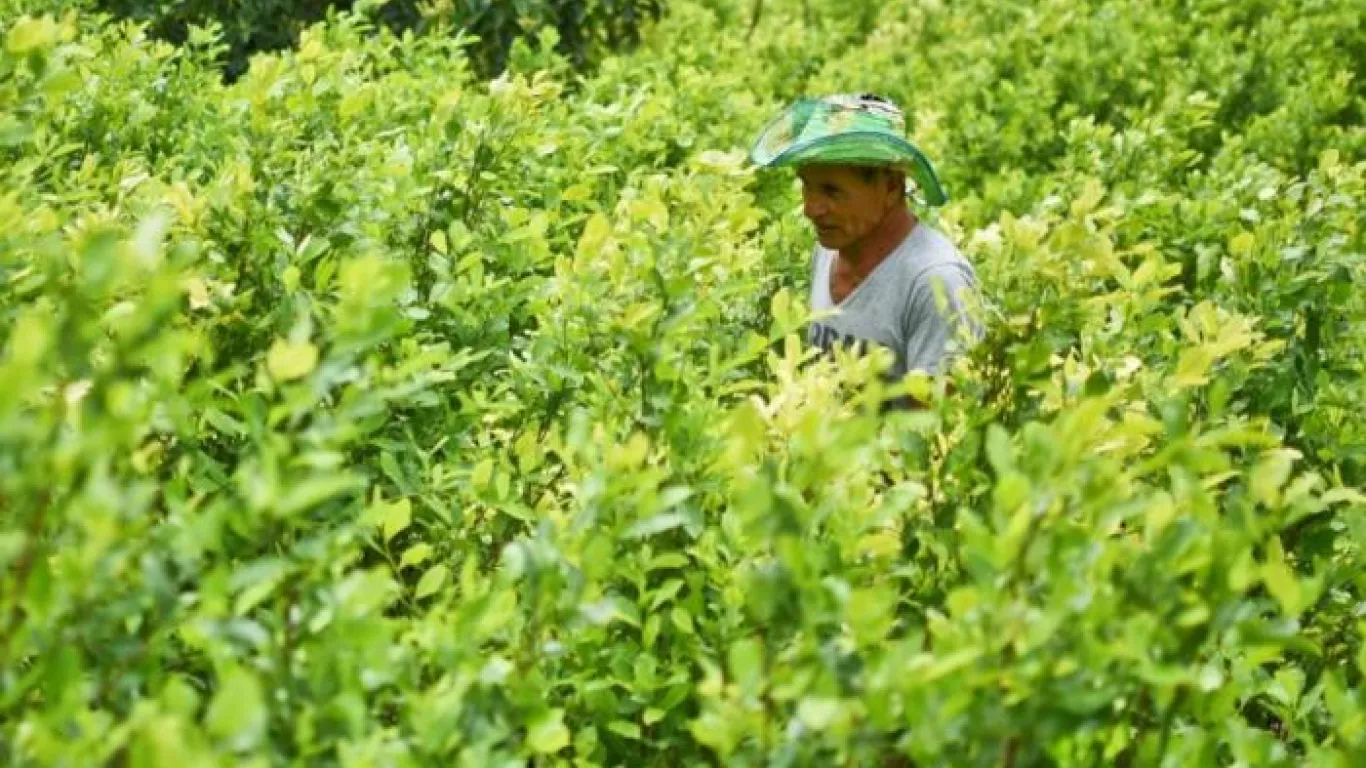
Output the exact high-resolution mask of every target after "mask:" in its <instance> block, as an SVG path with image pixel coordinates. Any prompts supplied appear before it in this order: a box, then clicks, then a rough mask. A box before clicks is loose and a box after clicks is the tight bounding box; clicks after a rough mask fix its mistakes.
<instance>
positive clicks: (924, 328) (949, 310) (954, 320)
mask: <svg viewBox="0 0 1366 768" xmlns="http://www.w3.org/2000/svg"><path fill="white" fill-rule="evenodd" d="M976 293H977V284H976V281H975V280H974V279H973V276H972V274H971V273H970V272H969V271H968V270H967V269H965V268H964V267H962V266H961V265H958V264H953V263H945V264H937V265H935V266H932V267H929V268H928V269H927V270H926V271H925V272H924V273H923V274H922V275H921V279H919V280H917V281H916V285H915V287H914V288H913V289H912V291H911V295H910V297H909V298H908V300H907V302H906V311H905V314H904V316H903V318H902V323H903V325H902V332H903V334H904V338H905V340H906V349H905V355H906V369H907V370H908V371H924V372H926V373H928V374H931V375H934V374H937V373H940V372H941V371H943V370H945V369H946V368H948V367H949V365H950V364H951V363H952V361H953V358H954V356H956V355H957V354H959V353H961V352H962V351H963V349H964V348H965V347H966V346H967V345H968V344H970V343H971V342H972V341H973V340H975V339H976V338H979V337H980V336H981V328H980V327H979V326H978V324H977V323H976V322H975V320H974V319H973V318H972V317H971V310H970V309H969V307H970V306H971V305H972V304H973V302H972V300H971V297H972V296H974V295H975V294H976Z"/></svg>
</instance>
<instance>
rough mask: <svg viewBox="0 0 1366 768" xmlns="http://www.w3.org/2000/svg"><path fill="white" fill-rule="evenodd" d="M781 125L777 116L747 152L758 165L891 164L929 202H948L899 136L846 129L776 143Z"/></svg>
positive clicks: (926, 164)
mask: <svg viewBox="0 0 1366 768" xmlns="http://www.w3.org/2000/svg"><path fill="white" fill-rule="evenodd" d="M784 117H785V116H784ZM783 126H784V122H783V118H782V117H780V118H778V119H776V120H774V121H773V122H771V123H770V124H769V125H768V126H767V127H766V128H765V130H764V131H763V132H762V133H761V134H760V136H759V139H758V140H757V141H756V142H755V143H754V147H753V149H752V150H751V152H750V159H752V160H753V161H754V162H755V163H756V164H757V165H759V166H761V167H764V168H781V167H790V166H801V165H812V164H817V163H830V164H839V165H881V166H892V167H897V168H901V169H902V170H905V171H906V172H907V173H908V174H909V175H910V176H911V178H912V179H914V180H915V183H916V185H917V186H918V187H919V188H920V190H921V193H922V194H923V195H924V199H925V202H926V203H928V204H929V205H936V206H937V205H943V204H945V203H946V202H948V199H949V198H948V194H947V193H945V191H944V187H943V185H942V184H940V182H939V176H938V175H937V174H936V173H935V172H934V166H933V165H931V164H930V161H929V159H928V158H926V157H925V154H924V153H923V152H921V151H920V149H919V148H918V147H916V146H915V145H914V144H912V143H911V142H909V141H906V140H905V139H902V138H900V137H899V136H893V135H891V134H888V133H882V132H878V131H846V132H842V133H834V134H828V135H825V136H816V137H813V138H808V139H800V138H798V139H796V140H792V141H788V142H777V143H776V144H775V142H774V137H773V133H774V132H776V131H778V130H782V129H783Z"/></svg>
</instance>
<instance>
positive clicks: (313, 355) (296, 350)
mask: <svg viewBox="0 0 1366 768" xmlns="http://www.w3.org/2000/svg"><path fill="white" fill-rule="evenodd" d="M316 367H318V348H317V347H315V346H313V345H312V344H311V343H309V342H307V341H301V342H292V341H286V340H284V339H276V340H275V343H274V344H273V345H271V347H270V352H269V353H267V354H266V369H267V370H269V371H270V375H271V376H273V377H274V378H275V380H276V381H292V380H294V379H301V378H303V377H305V376H307V375H308V374H310V373H312V372H313V369H314V368H316Z"/></svg>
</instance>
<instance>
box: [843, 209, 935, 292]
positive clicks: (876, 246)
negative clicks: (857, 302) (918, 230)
mask: <svg viewBox="0 0 1366 768" xmlns="http://www.w3.org/2000/svg"><path fill="white" fill-rule="evenodd" d="M918 221H919V220H918V219H917V218H916V216H915V214H913V213H911V211H910V209H909V208H907V207H906V206H904V205H902V206H898V207H896V208H894V209H893V210H892V211H890V212H889V213H888V214H887V215H886V216H884V217H883V219H882V221H880V222H878V225H877V226H876V227H874V228H873V230H872V231H871V232H869V233H868V235H867V236H866V237H864V238H863V239H862V240H859V241H858V242H856V243H852V244H851V245H850V246H849V247H848V248H844V249H842V250H840V259H841V260H843V261H845V262H846V263H848V264H849V265H850V266H851V267H853V268H854V274H855V275H856V276H857V277H858V278H859V279H863V278H865V277H867V276H868V275H869V274H871V273H872V271H873V270H874V269H876V268H877V265H878V264H881V263H882V260H883V259H885V258H887V255H888V254H890V253H891V252H892V251H894V250H896V247H897V246H898V245H901V241H902V240H905V239H906V235H908V234H910V233H911V230H913V229H915V225H916V223H917V222H918Z"/></svg>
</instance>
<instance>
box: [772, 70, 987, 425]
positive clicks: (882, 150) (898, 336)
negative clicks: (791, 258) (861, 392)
mask: <svg viewBox="0 0 1366 768" xmlns="http://www.w3.org/2000/svg"><path fill="white" fill-rule="evenodd" d="M904 131H905V119H904V117H903V116H902V114H901V111H900V110H899V109H898V108H897V107H896V105H894V104H892V103H891V102H889V101H887V100H885V99H882V98H880V97H878V96H873V95H862V96H848V95H839V96H830V97H826V98H823V99H802V100H800V101H798V102H796V103H795V104H793V105H792V106H791V107H789V108H788V109H787V110H786V111H785V112H784V113H783V114H782V115H780V116H779V117H778V118H777V119H776V120H774V121H773V122H772V123H770V124H769V126H768V127H767V128H765V130H764V131H763V133H762V134H761V135H760V137H759V139H758V140H757V141H756V142H755V145H754V148H753V150H752V151H751V153H750V156H751V159H753V160H754V162H755V163H757V164H758V165H760V166H763V167H780V166H792V167H796V168H797V174H798V176H799V177H800V178H801V181H802V211H803V213H804V214H805V215H806V217H807V219H809V220H810V221H811V223H812V224H813V225H814V227H815V229H816V237H817V240H818V244H817V246H816V247H815V249H814V252H813V253H812V257H811V270H812V284H811V308H812V310H813V311H814V312H817V313H820V312H822V311H824V310H828V309H833V310H834V311H835V313H834V315H833V316H831V317H828V318H826V319H823V320H820V321H818V322H813V323H812V324H811V326H810V328H809V329H808V333H807V339H808V341H809V342H810V343H812V344H814V345H816V346H818V347H820V348H821V349H823V350H827V351H828V350H830V349H831V348H833V347H834V346H836V345H841V346H845V345H852V346H856V347H858V348H860V349H863V350H866V349H867V347H868V345H869V344H870V343H871V344H878V345H881V346H883V347H886V348H888V349H890V350H891V351H892V353H893V355H894V360H895V362H894V363H893V365H892V368H891V370H890V371H889V372H888V375H889V376H890V377H891V378H892V380H893V381H900V380H901V378H902V377H903V376H905V374H906V373H908V372H910V371H924V372H926V373H928V374H935V373H939V372H942V371H943V370H944V369H945V368H946V367H947V365H948V363H949V362H950V360H951V355H952V354H953V353H954V352H955V351H958V350H961V349H962V347H963V345H964V344H965V343H966V342H967V341H970V340H971V339H972V338H975V337H976V336H977V335H978V333H979V331H978V327H977V325H976V324H975V323H974V322H973V321H972V319H971V318H970V316H969V312H968V306H969V304H970V297H972V296H974V295H975V294H976V292H977V276H976V273H975V272H974V270H973V268H972V265H971V264H969V263H968V262H967V260H966V259H964V258H963V257H962V256H961V255H960V254H959V253H958V249H957V248H955V247H954V245H953V243H952V242H950V241H949V240H948V238H946V237H945V236H944V235H943V234H942V233H941V232H939V231H938V230H936V229H935V228H934V227H932V226H930V225H928V224H926V223H925V222H923V221H920V220H919V218H918V217H917V216H916V215H915V214H914V213H913V212H912V211H911V209H910V207H909V206H908V205H907V202H906V197H907V194H908V192H910V191H911V188H910V185H909V184H908V182H914V186H915V187H916V188H918V190H919V191H920V192H921V193H922V194H923V195H924V200H925V202H926V203H927V204H929V205H943V204H944V203H945V202H946V201H947V199H948V197H947V195H945V193H944V190H943V187H942V186H941V185H940V184H939V179H938V178H937V177H936V176H935V173H934V169H933V167H932V166H931V165H930V163H929V161H928V160H927V159H926V158H925V156H924V155H923V154H922V153H921V152H920V150H919V149H917V148H916V147H915V145H913V144H911V143H910V142H909V141H907V140H906V139H905V138H903V133H904ZM908 404H909V402H908V401H905V400H903V401H901V402H899V403H894V404H893V405H894V406H896V405H903V406H904V405H908Z"/></svg>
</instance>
